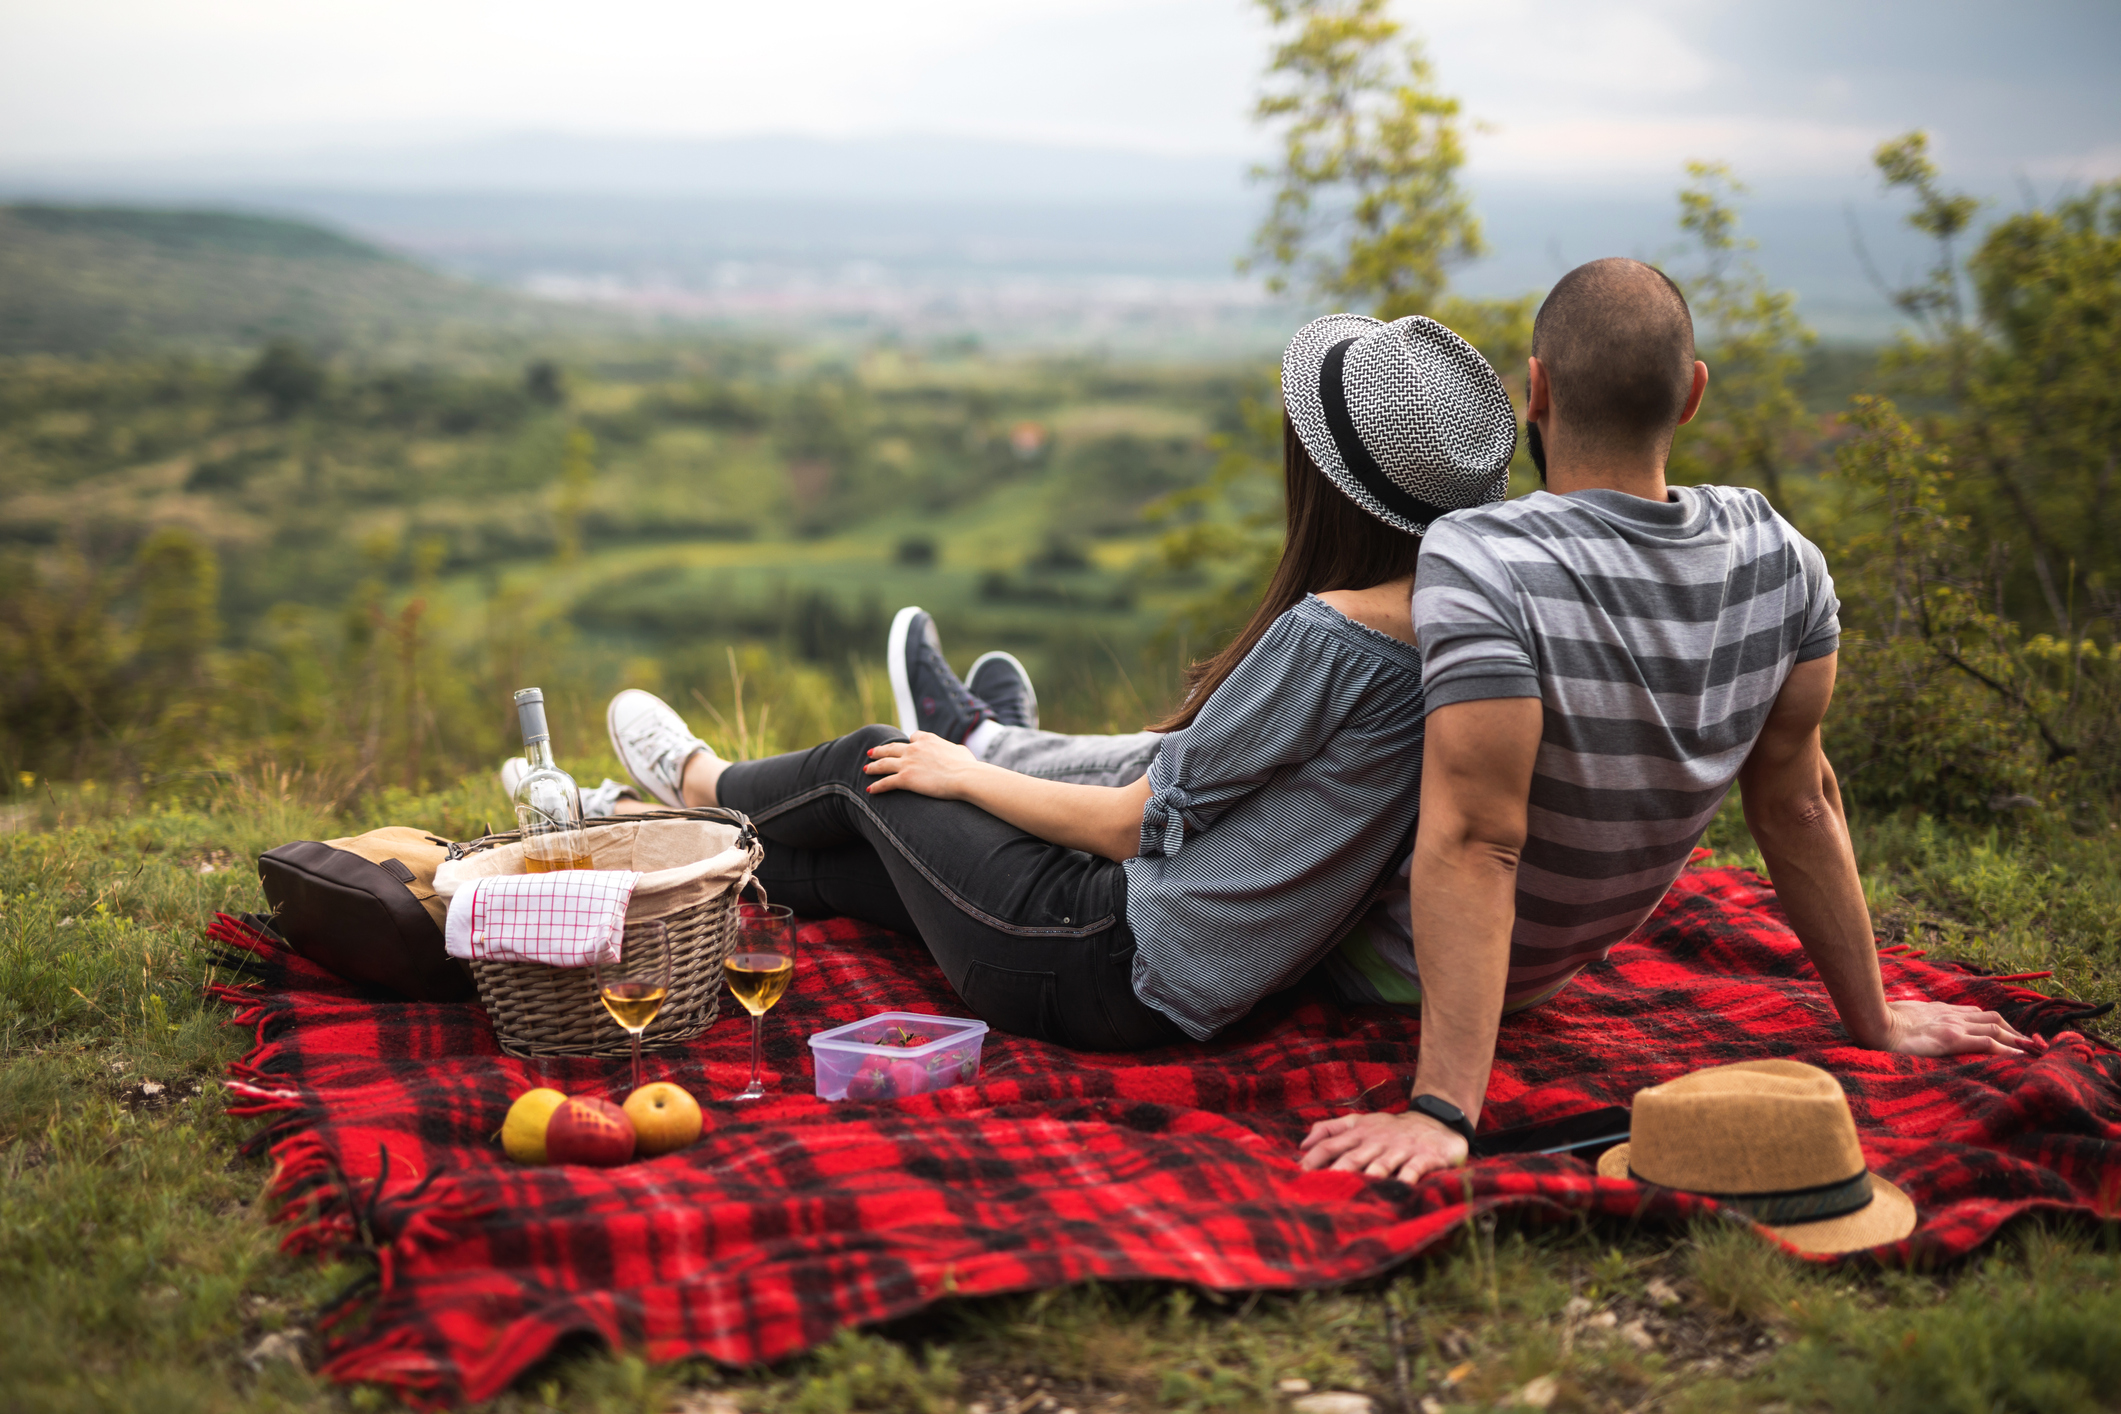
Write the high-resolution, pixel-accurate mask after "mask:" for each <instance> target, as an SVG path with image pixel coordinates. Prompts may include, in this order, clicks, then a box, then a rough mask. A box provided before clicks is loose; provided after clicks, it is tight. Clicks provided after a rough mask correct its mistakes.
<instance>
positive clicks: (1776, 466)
mask: <svg viewBox="0 0 2121 1414" xmlns="http://www.w3.org/2000/svg"><path fill="white" fill-rule="evenodd" d="M1687 176H1688V177H1689V178H1690V179H1691V181H1690V184H1689V185H1687V186H1685V187H1682V188H1681V189H1680V192H1679V228H1680V229H1681V230H1682V231H1685V232H1686V233H1687V234H1688V235H1690V236H1692V237H1693V238H1694V241H1695V244H1696V246H1697V247H1698V248H1699V251H1700V253H1701V257H1702V265H1701V269H1700V270H1699V272H1698V273H1695V274H1694V275H1692V276H1691V277H1686V278H1682V279H1681V280H1680V281H1679V284H1680V287H1681V288H1682V289H1684V290H1685V291H1686V295H1687V300H1688V302H1689V303H1690V304H1691V305H1692V306H1693V310H1694V322H1695V334H1696V339H1697V342H1698V343H1699V345H1700V348H1701V356H1702V358H1703V359H1704V360H1705V361H1706V362H1707V363H1708V365H1709V379H1710V382H1709V396H1708V399H1707V401H1706V402H1705V403H1704V405H1703V407H1702V416H1701V417H1700V418H1698V419H1697V420H1696V421H1694V422H1692V423H1690V424H1688V425H1687V426H1686V427H1684V428H1682V429H1680V434H1679V437H1678V440H1677V441H1676V443H1675V444H1674V446H1673V449H1672V461H1671V466H1670V473H1671V476H1672V479H1673V480H1675V481H1680V482H1697V481H1718V482H1740V483H1749V484H1752V485H1756V486H1758V487H1760V488H1761V489H1762V490H1764V491H1765V492H1767V496H1768V499H1769V500H1770V501H1773V502H1774V503H1775V507H1776V509H1778V510H1780V511H1782V512H1784V513H1785V514H1787V513H1788V511H1789V501H1788V497H1787V493H1786V490H1785V487H1784V484H1783V471H1784V469H1785V468H1786V467H1787V466H1788V465H1789V464H1790V463H1791V462H1792V461H1793V460H1795V458H1796V456H1797V455H1798V449H1799V444H1800V442H1801V440H1802V434H1803V432H1804V431H1805V423H1806V421H1807V419H1806V418H1805V414H1804V404H1803V402H1802V400H1801V399H1799V398H1798V396H1797V392H1796V389H1795V388H1794V387H1793V386H1792V380H1794V379H1795V378H1796V377H1797V375H1798V374H1799V373H1801V372H1802V371H1803V369H1804V351H1805V350H1806V349H1807V348H1808V347H1810V345H1811V343H1812V331H1811V330H1809V329H1807V328H1806V327H1805V326H1804V323H1803V321H1802V320H1800V319H1799V318H1798V317H1797V297H1796V295H1794V294H1793V293H1791V292H1790V291H1788V290H1771V289H1769V288H1768V284H1767V281H1766V279H1765V278H1763V277H1762V275H1761V273H1760V271H1759V269H1758V268H1757V267H1756V266H1755V265H1754V264H1753V262H1752V259H1751V258H1750V255H1749V252H1751V251H1752V250H1753V249H1755V247H1756V243H1755V242H1753V241H1751V240H1743V239H1740V237H1739V235H1738V208H1737V205H1736V198H1737V197H1739V196H1741V195H1743V194H1744V192H1745V187H1744V185H1743V184H1742V183H1740V182H1739V181H1738V180H1737V178H1735V177H1733V176H1732V175H1731V170H1730V168H1728V167H1726V166H1725V165H1724V164H1722V163H1721V162H1689V163H1688V164H1687Z"/></svg>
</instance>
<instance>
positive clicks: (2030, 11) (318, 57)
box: [0, 0, 2121, 186]
mask: <svg viewBox="0 0 2121 1414" xmlns="http://www.w3.org/2000/svg"><path fill="white" fill-rule="evenodd" d="M1396 13H1397V14H1398V15H1399V16H1400V17H1401V18H1402V19H1404V20H1405V21H1406V22H1407V23H1408V24H1409V26H1410V27H1411V28H1412V29H1413V30H1414V31H1416V32H1418V33H1420V34H1421V35H1423V36H1424V37H1425V38H1426V39H1427V40H1428V43H1429V47H1430V51H1431V54H1432V56H1433V57H1434V59H1435V61H1436V64H1437V67H1438V70H1439V75H1440V78H1441V81H1442V83H1443V85H1444V87H1445V88H1446V90H1447V91H1450V92H1453V93H1456V94H1458V95H1460V96H1461V97H1463V98H1464V99H1465V100H1466V104H1467V107H1468V110H1469V112H1470V113H1471V114H1472V115H1473V116H1475V117H1477V118H1479V119H1482V120H1485V121H1486V122H1487V123H1489V124H1491V125H1492V131H1489V132H1486V133H1483V134H1481V135H1479V136H1477V137H1476V138H1475V140H1474V144H1473V153H1474V157H1473V162H1472V170H1473V173H1474V174H1475V175H1476V176H1485V177H1489V178H1496V179H1508V178H1526V179H1531V180H1536V181H1541V182H1552V181H1556V180H1566V181H1577V180H1580V181H1587V182H1594V183H1611V182H1615V181H1626V180H1629V179H1633V178H1637V177H1639V178H1643V179H1654V180H1655V181H1656V182H1658V183H1659V184H1662V185H1668V184H1669V181H1670V177H1671V174H1672V172H1673V170H1674V168H1675V167H1676V165H1677V164H1678V163H1679V162H1680V161H1682V160H1684V159H1685V158H1688V157H1696V156H1718V157H1723V158H1727V159H1728V160H1730V161H1732V162H1733V163H1734V164H1736V165H1738V166H1739V167H1740V169H1741V170H1742V171H1743V172H1745V173H1746V174H1748V175H1750V176H1753V177H1755V178H1759V179H1765V180H1768V181H1775V180H1779V179H1801V180H1818V179H1822V178H1838V179H1845V180H1848V181H1856V180H1865V181H1867V180H1868V172H1867V163H1866V158H1867V156H1868V153H1869V151H1870V149H1871V148H1872V147H1873V146H1875V144H1876V143H1877V142H1878V141H1879V139H1880V138H1882V137H1884V136H1888V135H1890V134H1893V133H1896V132H1900V131H1903V130H1905V129H1907V128H1910V127H1915V126H1927V127H1929V128H1930V129H1931V130H1932V131H1933V133H1934V134H1935V136H1936V139H1937V141H1938V144H1939V149H1940V151H1941V153H1942V154H1943V156H1944V158H1945V159H1946V161H1947V162H1948V164H1949V165H1950V167H1951V169H1952V171H1953V174H1954V176H1955V177H1957V178H1959V179H1961V180H1985V181H1990V182H1993V181H1999V180H2003V179H2006V178H2009V177H2012V176H2024V177H2028V178H2031V179H2033V180H2035V181H2036V182H2039V183H2040V184H2042V185H2043V186H2046V185H2051V184H2053V183H2055V182H2058V181H2068V180H2071V179H2074V180H2078V181H2082V180H2088V179H2098V178H2104V177H2109V176H2114V175H2121V100H2117V99H2116V97H2115V91H2116V89H2117V87H2121V85H2117V84H2116V83H2115V81H2114V75H2115V73H2116V72H2117V71H2121V4H2116V3H2114V0H2013V3H2011V4H2008V5H1998V4H1995V3H1993V0H1771V2H1770V3H1759V2H1758V0H1754V3H1735V2H1734V0H1397V4H1396ZM1266 45H1267V35H1266V30H1265V28H1264V27H1263V25H1262V24H1261V23H1260V22H1259V20H1258V19H1257V18H1256V17H1255V12H1254V11H1253V9H1252V8H1251V7H1250V6H1248V5H1246V4H1244V3H1241V0H1001V3H997V0H811V3H807V4H789V3H778V4H774V3H767V4H761V3H758V0H746V3H742V4H735V3H722V0H594V3H590V2H589V0H569V3H558V2H557V0H0V161H14V162H23V161H41V160H49V159H61V158H67V157H82V158H92V157H135V156H144V155H148V154H156V153H172V154H174V153H198V152H208V151H227V150H236V149H266V148H299V147H308V146H316V145H324V144H329V145H334V146H337V145H359V146H386V145H387V146H399V145H415V144H420V143H424V142H432V141H456V140H461V139H465V138H473V137H480V136H488V135H496V134H503V133H511V132H522V131H546V132H573V133H601V134H613V135H620V134H627V135H659V136H713V135H727V134H736V133H761V132H779V133H787V132H798V133H816V134H826V135H864V136H873V135H881V134H887V133H904V132H917V133H942V134H955V135H966V136H980V137H989V138H1020V139H1032V140H1037V141H1043V142H1052V143H1063V144H1070V145H1081V144H1088V145H1101V146H1120V147H1128V148H1137V149H1145V150H1152V151H1160V152H1171V153H1197V154H1224V153H1227V154H1231V155H1233V156H1234V155H1237V154H1243V153H1248V152H1253V151H1256V150H1257V149H1258V146H1259V138H1258V136H1257V134H1256V133H1255V132H1254V130H1253V129H1252V128H1251V126H1250V124H1249V122H1248V120H1247V110H1248V108H1249V106H1250V103H1251V99H1252V96H1253V94H1254V91H1255V89H1256V85H1257V82H1258V74H1259V70H1260V67H1261V64H1262V62H1263V59H1264V56H1265V53H1266Z"/></svg>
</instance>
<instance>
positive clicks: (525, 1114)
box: [501, 1087, 567, 1164]
mask: <svg viewBox="0 0 2121 1414" xmlns="http://www.w3.org/2000/svg"><path fill="white" fill-rule="evenodd" d="M566 1103H567V1097H566V1096H565V1095H562V1094H561V1093H560V1092H559V1091H557V1090H547V1089H544V1088H543V1087H540V1088H538V1089H536V1090H525V1091H524V1092H523V1093H522V1094H520V1095H518V1096H516V1102H515V1103H514V1104H513V1105H510V1106H509V1107H508V1118H507V1119H505V1120H503V1121H502V1122H501V1147H502V1148H503V1149H506V1150H507V1151H508V1157H509V1158H511V1159H514V1160H515V1161H516V1162H517V1163H519V1164H542V1163H544V1162H545V1126H546V1125H548V1124H550V1123H552V1114H553V1111H554V1110H557V1109H558V1108H559V1107H560V1106H562V1105H564V1104H566Z"/></svg>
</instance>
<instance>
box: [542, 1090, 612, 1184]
mask: <svg viewBox="0 0 2121 1414" xmlns="http://www.w3.org/2000/svg"><path fill="white" fill-rule="evenodd" d="M633 1142H634V1140H633V1121H632V1120H629V1119H628V1118H626V1111H624V1110H622V1109H620V1108H619V1107H618V1106H617V1105H614V1104H613V1103H611V1101H609V1100H592V1099H587V1098H584V1097H580V1096H577V1097H576V1098H575V1099H572V1100H569V1101H568V1102H567V1103H566V1104H564V1105H562V1106H560V1107H559V1108H558V1109H557V1110H554V1111H553V1113H552V1122H551V1123H550V1124H548V1125H546V1126H545V1157H546V1159H547V1161H549V1162H551V1163H555V1164H588V1165H589V1166H590V1167H592V1168H600V1169H608V1168H610V1167H612V1166H613V1165H614V1164H623V1163H625V1162H626V1161H627V1160H628V1159H631V1158H632V1157H633Z"/></svg>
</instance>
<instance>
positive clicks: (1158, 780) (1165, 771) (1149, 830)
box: [1137, 753, 1200, 859]
mask: <svg viewBox="0 0 2121 1414" xmlns="http://www.w3.org/2000/svg"><path fill="white" fill-rule="evenodd" d="M1170 776H1171V772H1170V769H1169V768H1168V767H1167V766H1165V765H1164V758H1163V756H1162V755H1161V754H1160V753H1159V754H1158V755H1157V756H1156V757H1155V759H1153V760H1151V761H1150V762H1149V799H1148V801H1147V802H1146V803H1144V804H1143V806H1142V837H1141V846H1140V848H1139V850H1138V851H1137V853H1138V854H1139V856H1140V857H1141V858H1144V859H1149V858H1154V857H1157V856H1159V855H1161V856H1165V857H1169V856H1170V855H1174V854H1176V853H1178V847H1179V846H1180V845H1182V844H1184V843H1185V842H1186V831H1187V829H1188V828H1192V829H1199V828H1200V826H1199V825H1198V824H1194V823H1190V822H1189V821H1188V820H1187V819H1186V804H1187V798H1186V792H1185V788H1184V787H1182V786H1178V785H1174V784H1173V783H1172V782H1171V779H1170Z"/></svg>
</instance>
